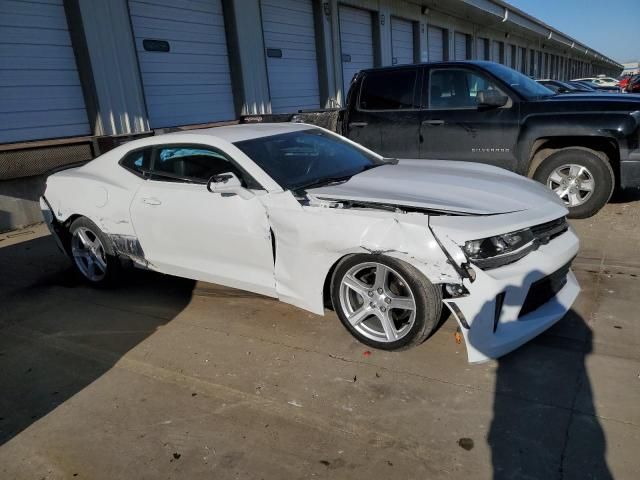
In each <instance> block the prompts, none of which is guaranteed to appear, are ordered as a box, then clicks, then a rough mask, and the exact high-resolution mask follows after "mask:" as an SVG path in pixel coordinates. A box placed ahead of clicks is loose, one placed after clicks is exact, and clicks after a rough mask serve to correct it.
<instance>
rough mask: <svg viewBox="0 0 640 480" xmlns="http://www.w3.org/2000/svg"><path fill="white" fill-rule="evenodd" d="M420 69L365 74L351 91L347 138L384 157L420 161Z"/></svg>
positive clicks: (400, 69) (412, 68)
mask: <svg viewBox="0 0 640 480" xmlns="http://www.w3.org/2000/svg"><path fill="white" fill-rule="evenodd" d="M422 70H423V69H422V68H421V67H406V68H395V69H390V70H378V71H372V72H367V73H366V74H365V75H364V77H363V78H362V80H360V82H357V83H355V84H353V86H352V88H356V89H359V91H356V92H351V95H350V97H349V98H350V103H351V105H350V106H349V110H350V111H349V116H348V119H347V122H348V123H347V129H346V132H347V137H348V138H350V139H351V140H353V141H355V142H358V143H360V144H361V145H363V146H365V147H367V148H370V149H371V150H373V151H374V152H377V153H379V154H381V155H384V156H385V157H392V158H419V157H418V154H419V143H418V133H419V127H420V115H421V112H420V108H419V105H418V99H419V96H420V95H419V94H420V92H419V90H420V83H421V78H420V77H421V75H422Z"/></svg>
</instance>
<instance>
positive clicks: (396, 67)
mask: <svg viewBox="0 0 640 480" xmlns="http://www.w3.org/2000/svg"><path fill="white" fill-rule="evenodd" d="M495 63H496V62H491V61H489V60H458V61H453V62H451V61H446V62H421V63H408V64H406V65H391V66H387V67H374V68H366V69H363V70H360V71H361V72H378V71H382V70H402V69H404V68H415V67H424V66H437V67H462V66H469V65H475V66H479V67H481V66H483V65H492V64H495ZM498 65H499V64H498Z"/></svg>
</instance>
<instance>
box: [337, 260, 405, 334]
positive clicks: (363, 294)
mask: <svg viewBox="0 0 640 480" xmlns="http://www.w3.org/2000/svg"><path fill="white" fill-rule="evenodd" d="M339 297H340V307H341V308H342V310H343V313H344V314H345V316H346V318H347V320H348V321H349V323H350V324H351V326H352V327H353V328H354V329H355V330H357V331H358V333H360V334H362V335H364V336H365V337H367V338H369V339H371V340H376V341H378V342H386V343H390V342H396V341H398V340H400V339H402V338H403V337H405V336H406V335H407V334H408V333H409V331H410V330H411V327H413V325H414V323H415V319H416V301H415V298H414V296H413V292H412V291H411V289H410V288H409V285H408V283H407V282H406V280H405V279H404V278H403V277H402V275H400V274H399V273H398V272H397V271H395V270H394V269H392V268H390V267H388V266H387V265H384V264H382V263H378V262H367V263H360V264H358V265H355V266H354V267H352V268H351V269H349V270H348V271H347V273H346V274H345V275H344V277H343V278H342V281H341V283H340V292H339Z"/></svg>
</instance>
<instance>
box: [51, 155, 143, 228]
mask: <svg viewBox="0 0 640 480" xmlns="http://www.w3.org/2000/svg"><path fill="white" fill-rule="evenodd" d="M107 155H108V154H107ZM98 160H99V161H98ZM104 160H105V159H103V158H102V157H100V158H99V159H97V160H94V161H93V162H90V163H89V164H87V165H85V166H83V167H80V168H74V169H70V170H65V171H63V172H59V173H56V174H54V175H51V176H50V177H49V178H48V179H47V187H46V190H45V193H44V196H45V198H46V199H47V201H48V202H49V205H51V208H52V209H53V214H54V216H55V218H56V219H57V220H58V221H59V222H63V223H64V222H66V221H68V220H69V219H71V218H72V217H75V216H78V215H81V216H84V217H87V218H89V219H90V220H91V221H93V222H94V223H95V224H96V225H98V227H99V228H100V229H101V230H102V231H103V232H104V233H106V234H119V235H135V231H134V228H133V225H132V224H131V217H130V213H129V208H130V205H131V201H132V199H133V196H134V194H135V192H136V190H137V189H138V186H139V184H140V182H142V181H143V180H142V179H140V178H139V177H137V176H135V175H133V174H132V173H130V172H128V171H126V170H125V169H124V168H122V167H120V166H119V165H118V164H117V158H116V159H115V160H114V161H113V162H105V161H104ZM94 162H95V163H94Z"/></svg>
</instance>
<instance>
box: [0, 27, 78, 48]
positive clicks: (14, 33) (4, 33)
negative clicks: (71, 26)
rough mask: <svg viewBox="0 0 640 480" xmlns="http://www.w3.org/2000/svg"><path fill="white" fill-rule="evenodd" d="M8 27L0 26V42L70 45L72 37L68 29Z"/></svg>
mask: <svg viewBox="0 0 640 480" xmlns="http://www.w3.org/2000/svg"><path fill="white" fill-rule="evenodd" d="M36 31H37V34H36V35H34V28H29V27H7V26H3V27H2V28H0V43H21V44H27V45H41V44H44V45H63V46H70V45H71V38H70V37H69V32H68V31H67V30H59V29H51V30H50V29H46V28H38V29H37V30H36Z"/></svg>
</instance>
